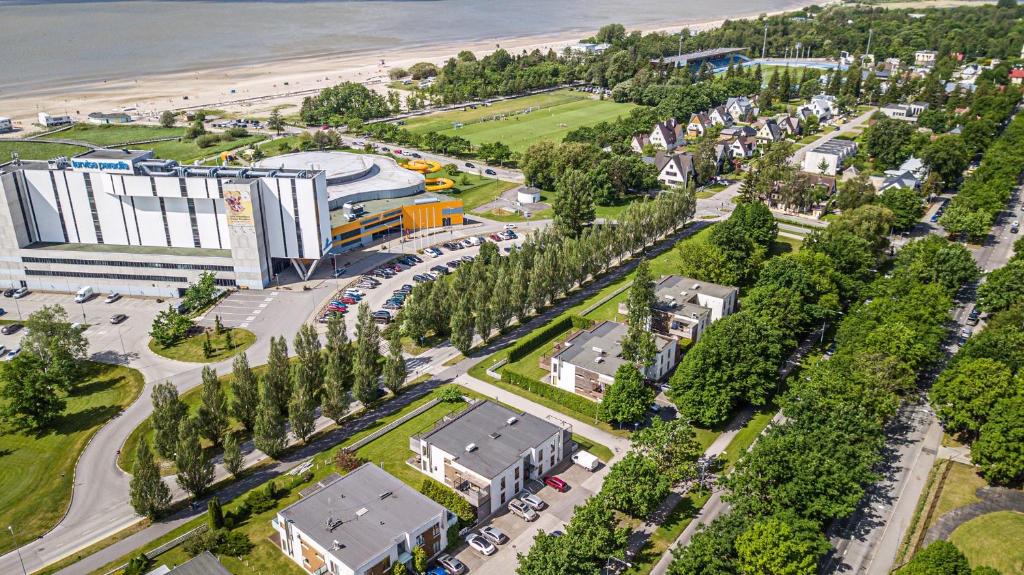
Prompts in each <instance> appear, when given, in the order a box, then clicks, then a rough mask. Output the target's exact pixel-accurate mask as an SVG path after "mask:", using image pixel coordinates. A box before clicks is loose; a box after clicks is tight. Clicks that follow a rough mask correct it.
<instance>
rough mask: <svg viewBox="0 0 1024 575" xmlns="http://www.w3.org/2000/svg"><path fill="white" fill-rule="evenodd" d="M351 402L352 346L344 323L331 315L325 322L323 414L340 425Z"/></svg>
mask: <svg viewBox="0 0 1024 575" xmlns="http://www.w3.org/2000/svg"><path fill="white" fill-rule="evenodd" d="M351 401H352V345H351V344H350V343H349V341H348V336H347V335H346V334H345V322H344V320H342V319H341V318H340V317H339V316H337V315H332V317H331V319H330V320H329V321H328V322H327V369H326V373H325V375H324V391H323V405H322V408H323V414H324V416H325V417H329V418H331V419H333V420H334V422H335V423H340V422H341V419H342V418H343V417H345V414H347V413H348V406H349V403H351Z"/></svg>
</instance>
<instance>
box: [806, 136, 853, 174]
mask: <svg viewBox="0 0 1024 575" xmlns="http://www.w3.org/2000/svg"><path fill="white" fill-rule="evenodd" d="M856 153H857V142H855V141H853V140H840V139H839V138H833V139H831V140H829V141H827V142H824V143H822V144H820V145H818V147H816V148H814V149H813V150H810V151H808V152H807V153H806V154H805V155H804V162H803V171H805V172H809V173H812V174H824V175H826V176H834V175H836V174H837V173H839V172H841V171H842V170H843V163H844V162H845V161H846V160H847V159H849V158H851V157H853V155H854V154H856Z"/></svg>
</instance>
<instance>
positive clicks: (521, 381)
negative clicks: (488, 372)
mask: <svg viewBox="0 0 1024 575" xmlns="http://www.w3.org/2000/svg"><path fill="white" fill-rule="evenodd" d="M501 380H502V381H504V382H505V383H510V384H512V385H514V386H516V387H520V388H522V389H525V390H526V391H529V392H530V393H533V394H536V395H539V396H541V397H543V398H545V399H550V400H551V401H553V402H555V403H557V404H558V405H561V406H563V407H566V408H568V409H571V410H573V411H575V412H577V413H581V414H583V415H586V416H588V417H592V418H595V419H597V418H598V412H599V409H598V408H599V407H600V405H601V404H599V403H597V402H596V401H590V400H589V399H587V398H585V397H583V396H582V395H576V394H575V393H572V392H570V391H565V390H564V389H559V388H557V387H555V386H553V385H548V384H546V383H542V382H540V381H537V380H536V379H532V378H529V377H526V376H525V375H522V374H520V373H516V372H515V371H512V370H510V369H508V368H507V367H506V368H504V369H502V370H501Z"/></svg>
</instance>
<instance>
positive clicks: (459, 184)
mask: <svg viewBox="0 0 1024 575" xmlns="http://www.w3.org/2000/svg"><path fill="white" fill-rule="evenodd" d="M429 176H430V177H432V178H435V177H442V178H448V177H451V176H449V175H448V171H447V170H441V171H440V172H437V173H436V174H430V175H429ZM452 180H454V181H455V187H454V188H452V189H450V190H444V191H441V192H436V193H439V194H443V195H446V196H450V197H451V198H453V199H457V200H462V205H463V206H464V210H465V211H467V212H471V211H475V210H476V209H477V208H479V207H480V206H482V205H484V204H486V203H488V202H490V201H493V200H494V199H495V198H497V197H498V196H500V195H501V194H502V192H505V191H506V190H511V189H512V188H515V187H516V186H518V185H519V184H517V183H515V182H506V181H504V180H498V179H494V178H487V177H482V176H479V175H477V174H474V173H472V172H470V171H468V170H467V171H462V172H460V173H459V175H457V176H455V177H453V178H452ZM463 182H465V183H463Z"/></svg>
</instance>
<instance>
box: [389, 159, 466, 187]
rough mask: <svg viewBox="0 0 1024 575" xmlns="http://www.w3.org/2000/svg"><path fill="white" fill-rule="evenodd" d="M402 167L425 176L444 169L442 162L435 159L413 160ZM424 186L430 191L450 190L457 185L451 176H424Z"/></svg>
mask: <svg viewBox="0 0 1024 575" xmlns="http://www.w3.org/2000/svg"><path fill="white" fill-rule="evenodd" d="M402 167H403V168H405V169H407V170H412V171H414V172H419V173H421V174H423V175H424V176H425V175H427V174H435V173H437V172H440V171H441V169H442V166H441V162H435V161H434V160H411V161H409V162H406V163H404V164H402ZM423 182H424V184H426V185H425V186H424V187H425V188H426V190H427V191H428V192H439V191H441V190H450V189H451V188H454V187H455V182H454V181H452V180H451V179H450V178H424V179H423Z"/></svg>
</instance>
